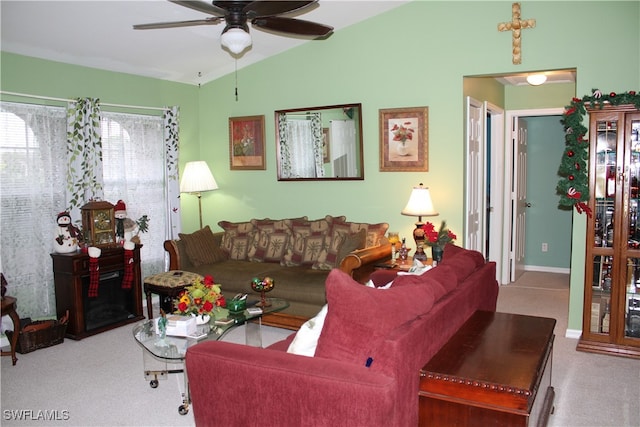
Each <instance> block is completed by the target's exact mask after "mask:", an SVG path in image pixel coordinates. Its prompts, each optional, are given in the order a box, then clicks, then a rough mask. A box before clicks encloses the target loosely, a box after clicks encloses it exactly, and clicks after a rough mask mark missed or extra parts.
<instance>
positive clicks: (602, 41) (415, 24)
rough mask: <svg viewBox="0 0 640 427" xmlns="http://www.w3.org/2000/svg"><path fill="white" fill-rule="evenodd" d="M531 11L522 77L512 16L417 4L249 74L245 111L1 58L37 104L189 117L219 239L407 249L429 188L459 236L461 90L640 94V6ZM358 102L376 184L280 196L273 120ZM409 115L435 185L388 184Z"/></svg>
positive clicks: (191, 154)
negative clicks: (246, 230) (395, 141)
mask: <svg viewBox="0 0 640 427" xmlns="http://www.w3.org/2000/svg"><path fill="white" fill-rule="evenodd" d="M320 7H322V6H320ZM522 8H523V9H522V13H523V17H525V18H535V19H536V20H537V25H536V27H535V28H533V29H527V30H524V31H523V36H522V37H523V39H522V40H523V41H522V49H523V54H522V58H523V63H522V64H521V65H514V64H512V63H511V34H510V33H500V32H498V31H497V23H498V22H503V21H508V20H510V18H511V2H505V1H495V2H482V1H469V2H444V1H440V2H432V1H414V2H412V3H409V4H406V5H404V6H400V7H398V8H397V9H394V10H392V11H390V12H387V13H385V14H383V15H381V16H378V17H374V18H372V19H370V20H368V21H365V22H363V23H360V24H358V25H355V26H352V27H349V28H346V29H343V30H340V31H337V32H336V33H335V34H333V35H332V36H331V37H330V38H329V39H327V40H324V41H313V42H310V43H306V44H304V45H302V46H300V47H297V48H295V49H292V50H290V51H287V52H284V53H282V54H280V55H277V56H275V57H272V58H268V59H266V60H263V61H261V62H259V63H256V64H254V65H251V66H248V67H246V68H240V70H239V71H238V90H239V100H238V101H236V100H235V96H234V87H235V77H234V76H233V75H228V76H224V77H222V78H219V79H217V80H215V81H212V82H210V83H208V84H205V85H203V86H202V87H201V88H196V87H192V86H189V85H182V84H177V83H169V82H163V81H158V80H153V79H144V78H139V77H134V76H128V75H122V74H118V73H109V72H103V71H96V70H89V69H86V68H82V67H73V66H66V65H62V64H56V63H51V62H47V61H39V60H34V59H31V58H23V57H19V56H16V55H9V54H3V55H2V64H1V65H2V80H1V84H2V89H3V90H9V91H17V92H26V93H34V94H39V95H48V96H59V97H74V96H98V97H100V98H101V99H103V101H104V102H113V103H131V104H135V105H154V106H162V105H173V104H178V105H180V107H181V118H182V122H181V163H183V162H186V161H190V160H196V159H198V160H200V159H202V160H206V161H207V162H208V163H209V165H210V166H211V169H212V171H213V173H214V176H215V177H216V180H217V182H218V185H219V186H220V189H219V190H217V191H214V192H211V193H207V194H205V195H204V196H203V198H202V202H203V210H204V216H205V221H206V222H207V223H209V224H212V225H213V224H216V223H217V222H218V221H219V220H222V219H226V220H232V221H235V220H246V219H249V218H251V217H257V216H259V217H265V216H271V217H274V218H275V217H283V216H295V215H301V214H305V215H309V217H319V216H322V215H325V214H333V215H338V214H344V215H347V217H348V218H349V219H352V220H357V221H386V222H389V224H390V226H391V228H392V229H394V230H398V231H400V233H401V235H405V236H409V235H410V233H411V229H412V228H413V222H414V221H415V219H413V218H410V217H404V216H402V215H400V211H401V210H402V208H403V207H404V205H405V204H406V202H407V199H408V197H409V194H410V191H411V187H412V186H414V185H416V184H418V183H419V182H423V183H424V184H425V185H427V186H429V187H430V188H431V194H432V197H433V201H434V204H435V206H436V209H437V210H438V211H439V212H440V216H439V217H436V218H435V220H436V221H440V220H447V222H448V224H449V225H450V226H451V228H452V229H453V231H454V232H457V233H458V234H461V233H462V224H463V215H464V211H463V188H464V170H463V162H464V158H463V147H464V142H463V133H464V114H463V108H462V105H463V77H464V76H474V75H489V74H504V73H519V72H526V71H533V70H545V69H560V68H575V69H576V70H577V83H576V93H577V94H578V96H582V95H583V94H589V93H590V92H591V89H592V88H600V89H602V90H604V91H626V90H631V89H635V90H638V88H639V87H640V33H639V32H640V29H639V28H640V27H639V26H638V22H639V21H640V2H638V1H627V2H611V1H606V2H604V1H601V2H578V1H567V2H533V1H532V2H524V3H523V4H522ZM611 23H615V25H611ZM590 28H594V29H596V28H597V31H595V30H590ZM229 61H232V59H231V58H229ZM616 61H617V62H618V63H619V64H620V66H615V63H616ZM612 63H613V65H612ZM238 66H239V67H242V66H243V63H242V59H240V60H239V61H238ZM568 101H569V98H567V100H566V102H564V103H563V105H566V104H567V103H568ZM352 102H360V103H362V105H363V137H364V144H365V147H364V161H365V165H364V171H365V180H364V181H359V182H358V181H356V182H308V183H298V182H278V181H277V180H276V175H275V174H276V172H275V171H276V166H275V137H274V135H275V130H274V118H273V112H274V111H275V110H280V109H286V108H296V107H309V106H319V105H333V104H338V103H352ZM411 106H428V107H429V171H428V172H424V173H414V172H380V171H379V168H378V161H379V138H378V110H379V109H381V108H394V107H411ZM508 108H514V107H511V106H508ZM527 108H532V107H531V106H528V107H527ZM536 108H537V107H536ZM262 114H264V115H265V117H266V161H267V169H266V170H265V171H230V170H229V140H228V118H229V117H235V116H249V115H262ZM558 162H559V158H558ZM182 206H183V210H184V211H185V212H184V214H183V228H184V229H185V230H186V231H190V230H194V229H195V228H196V227H197V221H198V219H197V201H196V198H195V197H184V198H183V204H182ZM573 217H574V218H573V219H574V221H573V230H574V232H573V238H572V248H573V251H572V262H571V268H572V278H571V283H572V291H571V304H570V313H569V328H572V329H580V327H581V320H580V319H581V313H582V311H581V310H582V308H581V307H582V280H583V271H584V260H583V259H582V258H583V256H584V240H585V230H584V229H585V219H584V216H580V215H575V214H574V216H573Z"/></svg>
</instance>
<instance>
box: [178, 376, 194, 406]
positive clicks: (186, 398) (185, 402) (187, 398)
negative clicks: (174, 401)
mask: <svg viewBox="0 0 640 427" xmlns="http://www.w3.org/2000/svg"><path fill="white" fill-rule="evenodd" d="M183 375H184V393H182V405H180V406H179V407H178V413H179V414H180V415H187V414H188V413H189V405H190V404H191V395H190V393H189V378H188V377H187V364H186V363H185V364H184V368H183Z"/></svg>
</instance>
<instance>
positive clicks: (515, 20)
mask: <svg viewBox="0 0 640 427" xmlns="http://www.w3.org/2000/svg"><path fill="white" fill-rule="evenodd" d="M535 26H536V20H535V19H520V3H513V4H512V5H511V22H501V23H499V24H498V31H512V49H513V63H514V64H521V63H522V49H521V47H520V44H521V42H520V37H521V34H520V33H521V30H522V29H525V28H533V27H535Z"/></svg>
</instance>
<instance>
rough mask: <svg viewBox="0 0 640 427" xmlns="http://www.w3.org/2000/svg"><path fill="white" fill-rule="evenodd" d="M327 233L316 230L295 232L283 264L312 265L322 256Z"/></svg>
mask: <svg viewBox="0 0 640 427" xmlns="http://www.w3.org/2000/svg"><path fill="white" fill-rule="evenodd" d="M324 238H325V234H324V233H321V232H315V233H310V234H307V232H306V231H300V230H298V231H297V232H295V233H294V235H293V238H292V239H291V240H292V242H293V243H292V245H291V246H290V248H289V249H288V250H287V254H286V255H285V256H284V259H283V262H282V264H284V265H286V266H289V267H291V266H296V265H309V266H312V265H313V264H314V263H315V262H316V261H317V260H318V257H319V256H320V252H321V251H322V248H324Z"/></svg>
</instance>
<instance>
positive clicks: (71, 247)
mask: <svg viewBox="0 0 640 427" xmlns="http://www.w3.org/2000/svg"><path fill="white" fill-rule="evenodd" d="M57 223H58V227H57V229H56V237H55V239H54V241H53V250H54V251H55V252H57V253H59V254H68V253H72V252H76V251H77V250H78V243H80V242H81V241H82V233H80V230H79V229H78V227H76V226H75V225H73V224H72V223H71V215H69V212H60V213H59V214H58V218H57Z"/></svg>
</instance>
